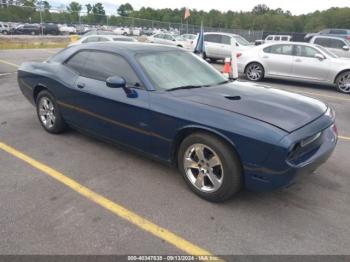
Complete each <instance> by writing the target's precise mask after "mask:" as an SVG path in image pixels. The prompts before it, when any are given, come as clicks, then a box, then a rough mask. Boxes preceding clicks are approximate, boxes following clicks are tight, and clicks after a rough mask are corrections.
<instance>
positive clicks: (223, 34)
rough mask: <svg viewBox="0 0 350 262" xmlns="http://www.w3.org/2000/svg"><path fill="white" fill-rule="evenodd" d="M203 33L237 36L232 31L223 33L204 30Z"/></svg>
mask: <svg viewBox="0 0 350 262" xmlns="http://www.w3.org/2000/svg"><path fill="white" fill-rule="evenodd" d="M204 34H205V35H207V34H211V35H227V36H239V35H237V34H232V33H225V32H205V33H204Z"/></svg>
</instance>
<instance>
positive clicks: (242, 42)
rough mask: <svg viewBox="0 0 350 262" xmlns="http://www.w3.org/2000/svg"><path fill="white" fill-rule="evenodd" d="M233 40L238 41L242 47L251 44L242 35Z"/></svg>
mask: <svg viewBox="0 0 350 262" xmlns="http://www.w3.org/2000/svg"><path fill="white" fill-rule="evenodd" d="M233 38H234V39H236V41H237V42H238V44H240V45H250V43H249V42H248V41H247V40H245V39H244V38H243V37H241V36H240V35H236V36H234V37H233Z"/></svg>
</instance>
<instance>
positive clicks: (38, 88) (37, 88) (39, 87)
mask: <svg viewBox="0 0 350 262" xmlns="http://www.w3.org/2000/svg"><path fill="white" fill-rule="evenodd" d="M43 90H49V89H48V88H47V87H46V86H44V85H43V84H38V85H36V86H35V87H34V89H33V100H34V103H35V102H36V98H37V97H38V95H39V93H40V92H41V91H43Z"/></svg>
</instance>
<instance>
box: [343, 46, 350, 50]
mask: <svg viewBox="0 0 350 262" xmlns="http://www.w3.org/2000/svg"><path fill="white" fill-rule="evenodd" d="M342 48H343V50H345V51H349V49H350V48H349V47H348V46H347V45H344V46H343V47H342Z"/></svg>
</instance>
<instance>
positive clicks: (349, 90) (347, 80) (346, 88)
mask: <svg viewBox="0 0 350 262" xmlns="http://www.w3.org/2000/svg"><path fill="white" fill-rule="evenodd" d="M335 88H336V89H337V91H338V92H340V93H344V94H350V71H345V72H343V73H341V74H340V75H338V76H337V79H336V80H335Z"/></svg>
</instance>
